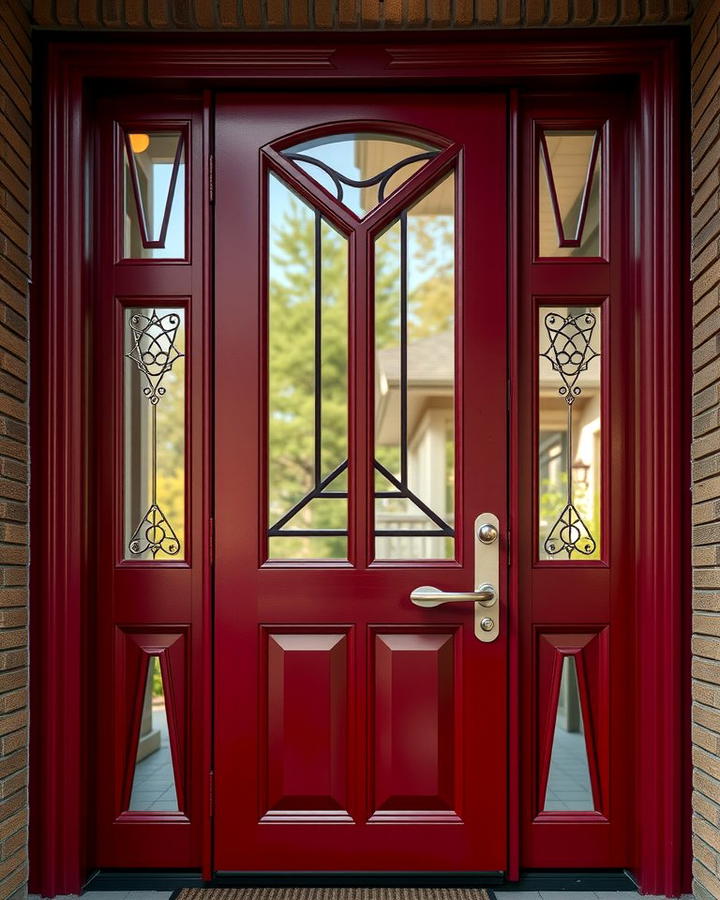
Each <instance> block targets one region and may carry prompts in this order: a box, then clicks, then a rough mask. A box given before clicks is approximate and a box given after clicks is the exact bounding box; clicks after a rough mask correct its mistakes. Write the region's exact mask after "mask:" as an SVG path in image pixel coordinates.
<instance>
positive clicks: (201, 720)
mask: <svg viewBox="0 0 720 900" xmlns="http://www.w3.org/2000/svg"><path fill="white" fill-rule="evenodd" d="M656 34H657V33H655V34H654V35H653V37H652V38H647V37H646V38H644V39H641V40H636V39H634V35H627V34H620V36H619V37H618V33H617V32H615V33H614V34H613V38H612V40H611V39H608V38H607V35H606V34H604V35H601V34H598V35H597V36H595V37H593V38H591V39H587V38H585V37H584V36H583V39H582V40H581V39H579V38H577V37H573V38H572V39H569V38H568V35H567V34H566V35H562V34H560V35H558V37H557V38H556V39H551V40H549V39H547V37H545V36H544V35H543V37H542V39H537V40H536V39H530V40H528V39H527V37H528V36H527V35H524V36H523V39H522V40H515V41H513V40H509V39H506V38H504V37H503V38H502V39H498V38H497V36H496V35H493V36H487V35H477V36H473V38H472V39H470V38H469V36H467V35H463V36H462V37H461V38H460V37H459V36H457V35H448V36H447V37H446V38H445V39H444V40H443V41H442V42H440V41H438V39H437V36H436V37H435V40H434V41H433V42H432V43H429V42H427V41H426V40H425V39H424V37H423V36H422V35H415V36H413V35H402V36H401V35H393V36H392V39H391V40H390V39H388V36H387V35H373V36H371V37H370V36H368V37H367V38H364V39H363V40H362V41H360V40H358V36H357V35H347V36H344V35H333V36H332V40H331V41H330V40H321V39H317V40H308V39H306V38H305V37H303V38H302V39H300V38H298V36H289V37H288V39H287V40H283V41H281V40H279V39H278V38H275V39H274V42H273V43H272V44H270V43H268V44H267V45H266V46H260V45H259V44H258V39H257V37H254V38H253V39H252V42H250V41H249V40H248V38H247V37H246V36H243V37H238V38H237V39H235V40H234V41H232V42H228V41H223V42H218V41H217V39H216V40H213V42H212V43H211V42H208V43H203V42H201V41H199V40H197V41H195V42H190V43H177V42H172V43H171V42H170V41H164V42H157V43H153V44H152V45H150V44H148V43H141V42H136V43H129V42H128V43H112V44H101V43H91V42H88V43H83V44H62V43H56V44H52V43H51V44H50V45H49V46H48V48H47V59H46V78H47V81H46V89H45V97H44V99H45V109H44V117H43V130H42V134H41V136H40V139H39V141H38V143H39V144H40V145H41V146H42V147H43V153H42V156H41V157H39V159H40V160H41V162H42V183H41V186H40V187H41V193H42V201H41V204H40V205H39V206H38V210H39V215H40V220H41V221H40V223H39V226H40V227H38V228H37V229H36V231H35V233H36V234H38V233H40V234H41V238H40V239H39V240H38V241H37V243H36V247H35V257H36V259H38V260H40V263H39V265H38V267H37V270H36V271H37V275H38V277H36V282H35V291H34V293H35V305H36V310H35V315H34V327H35V340H34V346H35V348H36V349H35V351H34V353H33V367H34V375H33V389H34V398H33V411H32V415H33V457H34V461H35V468H34V472H33V537H32V540H33V568H32V574H31V579H32V580H31V584H32V623H33V625H32V654H33V660H34V668H33V679H32V681H33V726H32V727H33V736H32V741H31V745H32V748H33V756H32V769H31V804H32V814H31V823H32V824H31V867H32V871H31V879H32V880H31V890H33V891H37V892H40V893H42V894H43V895H44V896H54V895H56V894H65V893H76V892H78V890H79V889H80V887H81V885H82V882H83V879H84V877H85V875H86V874H87V865H88V825H87V821H86V813H85V790H86V788H85V786H84V781H85V778H84V776H85V766H86V763H87V759H86V752H85V748H86V746H87V740H86V739H87V725H86V721H85V720H86V707H85V697H86V694H87V691H88V685H89V683H90V681H91V679H92V673H91V672H89V671H88V669H87V666H86V664H85V659H86V646H87V640H88V637H87V630H86V628H85V623H86V621H87V615H88V609H89V604H90V599H91V598H90V593H89V584H90V573H91V571H92V566H91V562H92V561H91V559H90V558H89V549H88V548H89V547H90V546H91V544H90V541H89V534H88V532H89V520H88V508H89V507H88V494H89V487H88V486H89V483H90V481H89V479H90V462H91V460H90V459H89V454H88V424H89V423H88V417H87V415H86V411H87V409H88V384H87V379H88V373H89V366H88V358H89V340H88V334H87V327H86V326H87V321H88V309H89V304H90V292H89V290H88V284H89V262H90V260H91V258H92V231H91V229H90V228H89V223H88V222H87V220H86V204H85V199H84V192H85V187H86V184H87V183H88V182H87V178H88V170H87V167H88V164H87V160H89V159H90V158H91V156H92V155H91V154H90V153H89V152H87V151H89V139H90V138H89V135H90V129H89V115H88V107H87V96H88V91H89V89H90V88H91V87H92V86H93V85H96V84H97V83H99V82H100V83H101V82H102V81H106V80H123V79H127V77H128V75H129V73H132V76H133V78H137V79H140V80H141V81H142V82H143V83H147V82H148V80H151V79H155V80H157V85H158V87H162V86H165V87H167V86H168V85H170V86H173V85H174V86H175V87H176V88H180V89H182V88H184V87H186V86H187V85H188V83H191V84H193V85H195V86H199V87H202V88H207V89H210V88H214V87H223V86H225V87H240V86H246V87H247V86H255V87H258V86H262V87H267V86H273V87H277V88H281V89H282V88H283V87H284V86H289V85H294V86H296V87H297V85H298V84H299V83H305V84H307V85H308V86H310V85H312V86H314V87H323V88H328V87H340V86H342V85H348V84H353V85H360V84H362V85H363V86H365V87H372V86H373V85H376V86H377V87H378V88H381V87H382V88H384V87H387V86H388V85H392V86H393V87H396V88H397V87H400V86H402V85H414V86H421V85H428V84H429V83H432V85H433V86H435V87H437V86H443V85H444V86H452V85H463V84H472V85H475V86H477V85H478V84H483V83H492V84H493V85H494V86H497V85H498V84H502V83H512V84H518V83H523V82H524V81H525V80H526V79H538V78H543V79H552V80H553V83H554V84H555V86H556V87H558V86H560V87H565V88H566V89H568V88H569V89H572V87H573V86H574V85H576V84H577V83H578V82H577V81H576V79H577V77H578V76H587V77H595V78H602V77H605V76H625V77H627V78H629V79H631V81H632V84H633V86H634V89H635V92H636V100H637V108H638V114H637V118H636V121H637V128H636V132H635V134H634V140H633V142H632V146H631V147H630V148H629V152H630V154H631V159H632V161H633V169H634V173H635V184H634V187H635V192H636V197H637V206H636V210H637V220H638V222H640V223H642V226H643V227H642V228H639V229H636V234H637V238H636V240H637V246H636V247H635V248H634V258H635V262H636V271H635V272H634V273H633V274H634V275H636V279H635V280H636V284H637V293H636V296H635V297H634V298H631V299H630V300H629V302H633V301H634V303H635V311H636V324H637V334H638V339H637V354H636V359H637V364H636V368H635V372H634V373H633V374H634V386H635V389H636V390H637V391H638V392H639V396H640V397H642V403H641V404H639V406H638V411H637V415H636V421H635V429H636V431H635V437H636V446H635V454H636V460H637V462H639V463H640V466H639V470H640V471H642V473H643V477H642V479H639V480H638V484H637V488H636V498H635V500H636V509H637V515H638V522H639V523H642V527H641V528H640V529H639V532H640V533H641V535H642V541H641V542H640V551H639V552H638V554H637V559H636V573H637V575H636V580H635V582H634V583H631V584H628V586H627V593H628V598H631V597H632V596H633V595H634V598H635V603H636V616H637V622H638V626H639V627H638V630H637V644H636V648H635V649H636V653H637V656H638V658H639V659H641V660H642V665H641V666H639V667H638V670H637V671H638V678H637V683H636V684H635V685H633V689H634V691H635V694H636V709H637V715H638V721H637V731H638V737H639V742H640V743H639V746H640V752H639V753H638V768H637V781H636V785H637V796H636V810H637V811H638V814H637V821H638V822H640V823H641V827H638V830H637V840H636V848H635V855H634V858H635V864H634V866H633V872H634V874H635V876H636V877H637V879H638V881H639V883H640V884H641V886H642V889H643V891H644V892H647V893H656V894H665V893H667V894H678V893H679V892H680V891H681V890H683V889H685V888H686V883H685V879H686V872H687V866H686V859H685V854H684V850H683V848H685V847H686V846H687V842H686V841H684V840H683V834H684V831H683V829H686V828H687V827H689V826H688V825H687V810H688V799H687V796H686V791H685V785H686V778H685V777H684V775H683V771H684V767H685V766H686V764H687V759H686V757H687V753H686V751H685V747H684V742H686V741H685V736H686V729H685V727H684V714H685V711H686V705H685V690H684V684H685V682H686V681H687V678H688V672H687V671H686V666H685V665H684V649H683V648H684V642H685V635H686V629H685V619H686V617H685V615H684V611H683V607H684V604H683V602H682V599H683V598H684V597H686V596H687V593H688V591H687V586H686V579H685V575H686V570H685V557H686V553H685V550H684V548H683V545H682V543H681V542H680V541H678V539H677V534H678V533H686V529H684V528H681V529H678V523H682V524H683V525H684V524H685V523H686V522H687V507H688V502H689V501H688V500H686V493H685V491H684V490H683V483H684V481H683V479H684V477H685V473H686V471H687V463H688V459H689V451H688V447H687V445H686V441H685V438H684V435H685V433H686V429H685V428H684V410H685V406H686V404H685V398H684V379H683V370H682V366H680V365H678V364H677V360H678V358H679V357H680V356H681V353H682V348H683V347H684V345H685V341H684V337H683V334H684V332H683V316H682V305H683V299H684V297H685V285H684V283H683V280H682V279H683V265H682V255H683V238H684V235H685V230H684V226H683V222H684V215H685V213H684V210H683V206H682V200H683V179H682V171H683V170H682V167H681V162H682V141H681V138H680V125H681V123H682V121H683V117H682V115H681V112H682V110H681V104H680V77H679V58H680V53H679V43H680V42H679V40H678V38H677V35H675V36H673V35H663V36H660V37H656V36H655V35H656ZM301 40H302V42H301ZM568 79H569V80H568ZM511 126H513V127H512V129H511V131H512V130H514V124H513V122H511ZM511 168H512V166H511ZM516 247H517V243H516V240H515V238H514V237H513V239H512V240H511V253H512V252H513V250H514V248H516ZM516 270H517V267H516V266H513V265H512V264H511V292H510V293H511V296H510V317H511V321H512V322H515V323H516V322H517V304H518V296H517V289H516V288H515V289H513V287H512V278H513V277H514V272H515V271H516ZM515 337H516V329H515V328H513V327H512V326H511V334H510V349H511V354H515V358H514V359H513V362H512V367H511V376H513V375H516V373H517V371H518V360H517V357H516V341H515ZM513 396H514V398H516V397H517V392H515V393H514V395H513ZM516 403H517V400H516V399H514V400H513V407H512V410H511V435H512V434H516V433H517V421H518V408H517V406H516V405H515V404H516ZM511 445H512V441H511ZM511 464H512V460H511ZM518 509H519V506H518V496H517V484H516V482H515V483H514V484H511V509H510V520H511V531H512V532H515V533H516V534H517V533H519V528H518V524H519V523H518V518H517V517H518ZM516 578H517V575H516V573H514V572H513V571H511V584H514V585H515V598H514V599H513V598H511V606H510V610H509V612H510V616H509V618H510V622H511V626H510V627H511V632H510V665H509V670H510V696H511V723H512V724H511V733H510V747H511V758H510V771H511V773H517V771H518V769H519V766H518V759H519V725H520V723H519V714H518V712H517V709H518V704H517V696H518V679H517V675H516V672H517V666H516V661H517V647H518V635H517V624H516V623H517V618H516V616H515V615H514V614H513V611H514V606H513V603H516V600H517V581H516ZM207 608H208V614H209V608H210V604H209V603H208V604H207ZM208 633H209V629H208ZM207 656H208V659H207V662H206V670H205V675H204V677H205V683H206V700H207V702H206V704H205V708H204V710H203V713H202V715H201V716H200V717H198V719H197V720H196V722H195V727H198V728H203V729H204V730H205V733H206V735H207V740H206V755H207V761H208V771H209V763H210V758H211V757H210V751H211V746H210V735H211V718H210V714H211V713H210V711H211V704H210V702H209V697H210V693H209V692H210V679H209V673H210V653H209V647H208V654H207ZM512 698H514V700H513V699H512ZM509 791H510V816H509V818H510V821H511V822H514V823H515V824H514V826H511V833H510V836H509V846H510V860H509V874H510V876H511V877H517V874H518V871H519V865H520V848H519V820H518V816H517V814H516V812H517V810H518V809H519V783H518V776H517V774H513V775H511V783H510V786H509ZM209 823H210V817H209V806H208V816H207V825H206V827H205V840H204V849H203V858H204V860H205V864H204V871H205V874H206V875H209V873H210V866H211V859H210V849H211V845H210V824H209Z"/></svg>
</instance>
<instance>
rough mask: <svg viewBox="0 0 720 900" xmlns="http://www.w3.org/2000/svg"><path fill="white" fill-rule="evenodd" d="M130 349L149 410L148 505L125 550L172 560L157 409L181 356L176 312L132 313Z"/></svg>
mask: <svg viewBox="0 0 720 900" xmlns="http://www.w3.org/2000/svg"><path fill="white" fill-rule="evenodd" d="M129 327H130V337H131V341H132V349H131V350H130V352H129V353H127V354H126V358H127V359H130V360H132V361H133V362H134V363H135V365H136V366H137V368H138V370H139V371H140V372H141V373H142V375H144V377H145V380H146V382H147V383H146V385H145V386H144V387H143V395H144V396H145V397H146V398H147V399H148V401H149V402H150V408H151V438H150V440H151V447H152V456H151V473H150V479H151V502H150V506H149V507H148V510H147V512H146V513H145V514H144V516H143V517H142V520H141V521H140V523H139V524H138V526H137V528H136V529H135V531H134V532H133V534H132V536H131V537H130V540H129V542H128V550H129V551H130V553H132V554H133V555H134V556H139V555H141V554H143V553H145V552H147V551H150V552H151V553H152V555H153V558H155V556H156V555H157V553H158V552H159V551H162V552H163V553H167V554H168V555H169V556H175V555H177V553H178V552H179V551H180V541H179V540H178V537H177V535H176V533H175V531H174V529H173V527H172V525H171V524H170V522H169V521H168V518H167V516H166V515H165V513H164V512H163V511H162V509H161V508H160V507H159V505H158V502H157V486H158V466H157V406H158V403H159V402H160V400H161V398H162V397H163V396H164V395H165V392H166V388H165V386H164V385H163V383H162V382H163V379H164V378H165V376H166V375H167V373H168V372H170V371H171V369H172V367H173V365H174V363H175V362H176V360H178V359H179V358H180V357H181V356H183V354H182V353H180V351H179V350H178V349H177V346H176V341H177V335H178V328H179V327H180V316H179V315H178V314H177V313H175V312H170V313H166V314H165V315H160V316H158V314H157V310H153V311H152V314H151V315H149V316H147V315H144V314H143V313H140V312H134V313H132V315H130V318H129Z"/></svg>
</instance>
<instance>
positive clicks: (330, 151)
mask: <svg viewBox="0 0 720 900" xmlns="http://www.w3.org/2000/svg"><path fill="white" fill-rule="evenodd" d="M439 152H440V151H439V150H438V149H437V148H436V147H432V146H430V145H429V144H426V143H423V142H420V141H413V140H409V139H407V138H402V137H397V136H396V135H383V134H339V135H330V136H327V137H323V138H316V139H315V140H312V141H305V142H303V143H301V144H296V145H295V146H294V147H288V148H287V149H286V150H283V151H282V154H283V156H285V157H286V158H287V159H291V160H292V161H293V162H294V163H295V164H296V165H297V166H299V167H300V168H301V169H303V171H305V172H306V173H307V174H308V175H309V176H310V177H311V178H312V179H313V180H314V181H316V182H317V183H318V184H319V185H321V186H322V187H324V188H325V189H326V190H327V191H328V192H329V193H330V194H332V196H333V197H335V198H336V199H337V200H339V201H340V202H341V203H342V204H343V206H346V207H347V208H348V209H349V210H351V211H352V212H353V213H355V215H356V216H358V217H359V218H362V217H363V216H366V215H367V214H368V213H369V212H370V211H371V210H373V209H374V208H375V207H376V206H377V205H378V203H381V202H382V201H383V200H384V199H385V198H386V197H389V196H390V194H391V193H392V192H393V191H395V190H397V188H399V187H400V185H402V184H404V183H405V182H406V181H407V180H408V179H409V178H410V177H411V176H412V175H413V174H414V173H415V172H417V171H418V170H419V169H421V168H422V167H423V166H424V165H425V164H426V163H427V162H428V161H429V160H430V159H432V158H433V156H436V155H437V154H438V153H439Z"/></svg>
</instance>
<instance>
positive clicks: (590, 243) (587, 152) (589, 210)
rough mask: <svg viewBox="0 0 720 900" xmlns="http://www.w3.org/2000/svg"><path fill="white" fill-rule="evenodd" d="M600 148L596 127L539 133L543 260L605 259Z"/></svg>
mask: <svg viewBox="0 0 720 900" xmlns="http://www.w3.org/2000/svg"><path fill="white" fill-rule="evenodd" d="M600 144H601V137H600V132H599V131H597V130H596V129H592V130H589V131H569V130H564V131H553V130H547V131H542V132H541V133H540V141H539V153H538V172H537V175H538V249H539V255H540V256H541V257H543V256H544V257H582V256H585V257H588V256H590V257H596V256H600V252H601V247H600V231H601V228H600V223H601V209H600V202H601V199H600V198H601V191H600V185H601V181H602V154H601V152H600V149H601V147H600Z"/></svg>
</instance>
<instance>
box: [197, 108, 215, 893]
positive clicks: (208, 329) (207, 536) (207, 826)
mask: <svg viewBox="0 0 720 900" xmlns="http://www.w3.org/2000/svg"><path fill="white" fill-rule="evenodd" d="M214 131H215V94H214V92H213V91H211V90H205V91H203V95H202V146H203V154H202V175H203V178H202V193H203V203H202V207H203V210H204V211H205V214H204V219H203V228H202V247H203V260H204V266H203V296H204V297H205V302H204V303H203V304H202V319H203V335H204V347H203V351H204V352H203V366H202V395H203V403H202V409H203V411H204V412H203V415H204V421H203V459H204V460H205V465H204V466H203V473H202V476H201V477H202V482H203V489H202V495H203V503H204V509H203V515H202V521H203V534H204V541H203V546H204V547H205V548H206V550H205V552H206V554H207V565H206V566H205V567H204V569H203V587H202V596H203V600H202V637H201V641H200V643H201V648H202V649H201V660H202V662H201V665H200V670H201V677H202V681H203V692H202V693H203V716H202V721H203V734H204V735H205V739H204V741H203V747H202V765H201V772H202V775H203V776H204V779H205V789H204V790H203V792H202V797H203V798H202V826H201V827H202V835H201V854H200V856H201V866H202V876H203V878H204V879H206V880H209V879H210V878H211V877H212V858H213V815H214V809H213V806H214V803H213V751H214V739H215V734H214V727H215V717H214V715H213V672H214V666H215V659H214V647H215V642H214V633H213V615H214V610H213V606H214V599H215V593H214V570H215V546H214V545H215V504H214V502H213V501H214V494H213V485H214V483H215V475H214V472H215V465H214V462H215V455H214V449H215V447H214V435H215V408H214V404H213V399H214V381H215V379H214V371H213V366H212V360H213V358H214V349H215V348H214V343H215V342H214V340H213V335H214V330H213V320H214V310H215V303H214V298H215V267H214V266H213V265H212V260H213V258H214V229H215V217H214V215H213V202H214V196H213V193H212V192H213V190H214V185H213V183H212V179H213V178H214V167H215V157H214V150H215V148H214V141H213V136H214Z"/></svg>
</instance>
